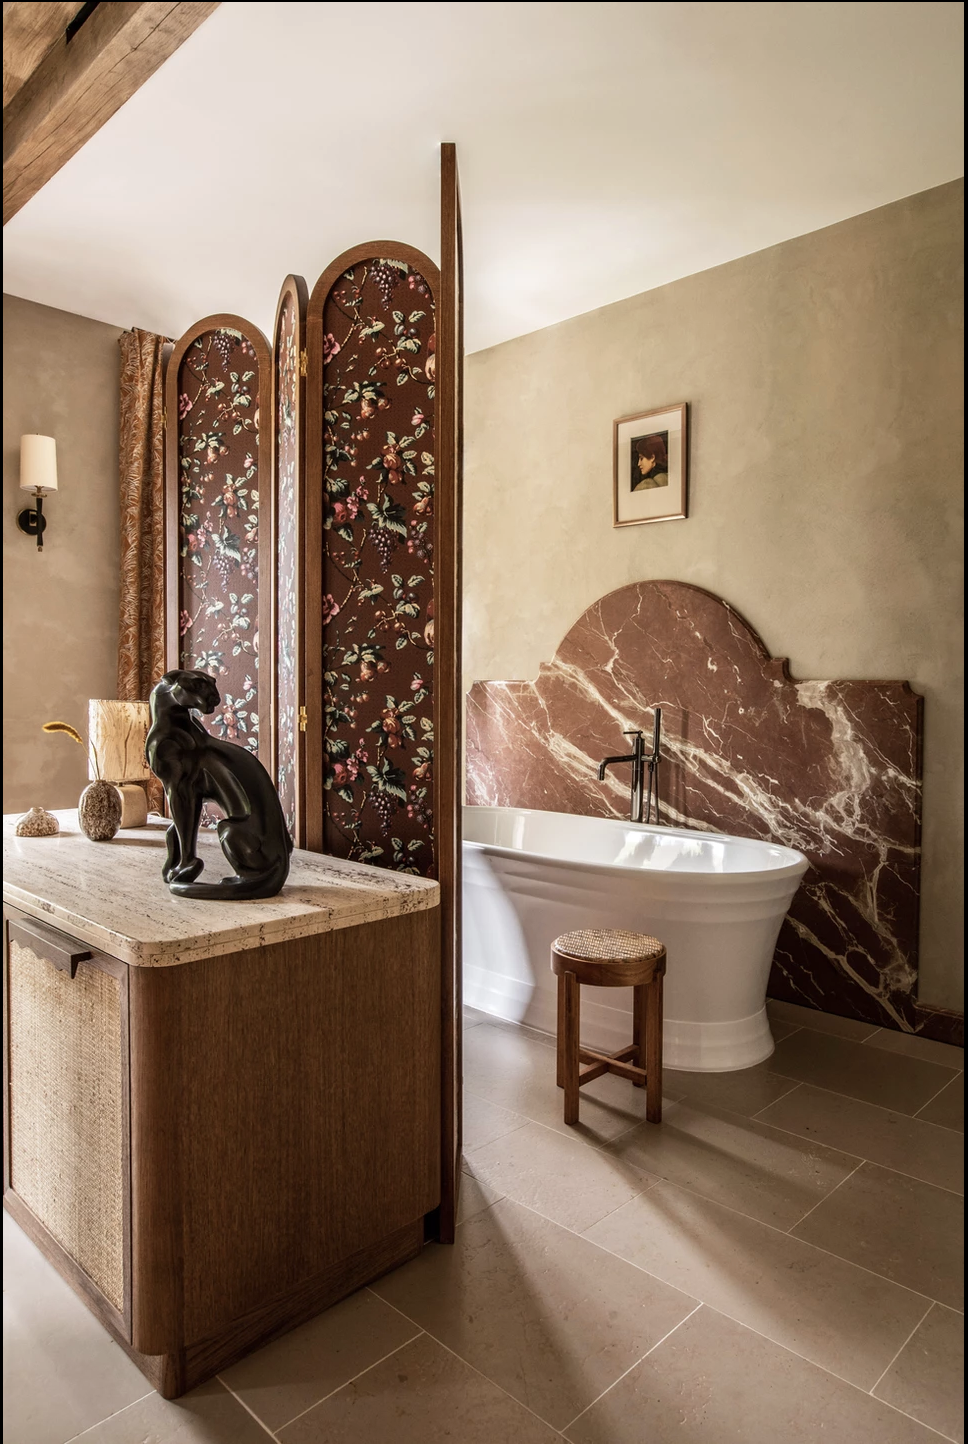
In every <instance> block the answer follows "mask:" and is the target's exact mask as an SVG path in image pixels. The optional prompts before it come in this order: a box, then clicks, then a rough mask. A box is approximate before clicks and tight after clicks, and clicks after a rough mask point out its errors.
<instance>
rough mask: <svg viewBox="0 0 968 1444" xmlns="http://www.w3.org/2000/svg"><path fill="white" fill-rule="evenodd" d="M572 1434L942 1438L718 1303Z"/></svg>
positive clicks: (591, 1441)
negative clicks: (766, 1335)
mask: <svg viewBox="0 0 968 1444" xmlns="http://www.w3.org/2000/svg"><path fill="white" fill-rule="evenodd" d="M564 1434H565V1438H566V1439H568V1440H570V1441H572V1444H819V1441H821V1440H822V1441H823V1444H938V1439H937V1435H936V1434H932V1433H930V1432H929V1430H927V1429H925V1428H924V1427H923V1426H922V1425H921V1424H918V1423H916V1422H915V1421H914V1420H913V1419H908V1418H905V1416H904V1415H903V1414H899V1413H897V1412H896V1410H894V1409H891V1408H890V1407H889V1406H888V1405H887V1404H883V1403H881V1402H880V1400H878V1399H875V1398H873V1397H872V1396H871V1395H870V1394H865V1393H864V1392H863V1391H862V1390H861V1389H856V1388H855V1387H854V1386H853V1385H852V1384H846V1383H844V1382H843V1380H842V1379H837V1378H835V1377H834V1376H833V1375H832V1374H828V1373H827V1372H826V1371H825V1370H823V1369H819V1368H817V1366H816V1364H811V1363H808V1362H807V1360H806V1359H801V1358H799V1357H798V1355H796V1354H791V1353H789V1352H788V1351H787V1350H786V1349H782V1348H780V1346H779V1345H778V1344H774V1343H772V1342H771V1341H770V1340H769V1339H763V1338H760V1336H759V1334H754V1333H753V1332H752V1330H750V1329H746V1328H744V1327H743V1325H742V1324H737V1323H734V1322H733V1321H732V1320H731V1319H726V1318H723V1316H722V1315H721V1314H718V1313H715V1312H714V1311H713V1310H712V1309H709V1308H702V1309H700V1310H699V1312H698V1313H695V1314H693V1316H692V1318H690V1319H687V1320H686V1322H685V1323H684V1324H682V1325H681V1326H680V1327H679V1328H678V1329H676V1331H675V1332H674V1333H673V1334H670V1336H669V1337H668V1338H667V1339H665V1340H664V1341H663V1342H662V1343H661V1344H660V1345H659V1347H658V1348H657V1349H656V1350H655V1351H654V1353H651V1354H650V1355H649V1356H648V1358H646V1359H643V1360H642V1362H641V1363H639V1364H637V1365H636V1367H635V1368H634V1369H632V1370H630V1372H629V1373H628V1374H626V1375H625V1377H624V1379H620V1380H619V1382H618V1383H617V1384H616V1385H615V1387H614V1388H613V1389H610V1390H609V1391H608V1393H607V1394H606V1395H605V1396H604V1397H603V1398H602V1399H599V1400H598V1402H597V1403H595V1404H593V1405H592V1407H591V1408H590V1409H589V1410H588V1412H587V1413H585V1414H583V1415H582V1416H581V1417H580V1418H579V1419H577V1420H576V1421H575V1422H574V1423H573V1424H572V1425H570V1426H569V1427H568V1428H566V1429H565V1430H564Z"/></svg>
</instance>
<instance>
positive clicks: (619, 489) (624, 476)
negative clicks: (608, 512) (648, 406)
mask: <svg viewBox="0 0 968 1444" xmlns="http://www.w3.org/2000/svg"><path fill="white" fill-rule="evenodd" d="M687 436H688V403H687V402H685V401H682V402H680V403H679V404H678V405H676V406H663V407H660V408H659V409H658V410H656V411H640V412H639V413H638V414H637V415H636V416H620V417H619V419H618V420H617V421H616V422H614V423H613V437H614V441H613V455H614V461H613V479H612V525H613V526H642V525H643V524H644V523H646V522H651V521H684V520H685V519H686V516H687V476H688V446H687Z"/></svg>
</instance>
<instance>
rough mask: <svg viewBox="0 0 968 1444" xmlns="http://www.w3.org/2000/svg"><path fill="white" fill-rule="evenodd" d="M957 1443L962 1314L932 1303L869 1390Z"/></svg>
mask: <svg viewBox="0 0 968 1444" xmlns="http://www.w3.org/2000/svg"><path fill="white" fill-rule="evenodd" d="M874 1395H875V1397H876V1398H878V1399H884V1400H885V1401H886V1402H887V1403H888V1404H893V1405H894V1407H895V1408H897V1409H901V1410H903V1412H904V1413H905V1414H910V1415H912V1416H913V1417H914V1418H915V1419H920V1421H921V1423H922V1424H928V1425H930V1427H931V1428H932V1429H937V1430H938V1432H939V1433H940V1434H944V1435H945V1437H946V1438H948V1439H954V1440H956V1441H957V1444H963V1441H964V1437H965V1316H964V1314H956V1313H954V1311H953V1310H952V1309H946V1308H944V1307H943V1305H942V1304H935V1305H934V1307H933V1308H932V1310H931V1312H930V1313H929V1314H928V1317H927V1318H926V1319H925V1320H924V1322H923V1323H922V1325H921V1327H920V1328H919V1329H918V1331H917V1333H916V1334H915V1335H914V1337H913V1339H911V1340H910V1341H909V1342H908V1344H907V1345H906V1346H905V1348H904V1349H903V1350H902V1352H901V1354H900V1356H899V1357H898V1358H897V1359H895V1361H894V1363H893V1364H892V1365H891V1367H890V1369H889V1370H888V1371H887V1373H886V1374H885V1375H884V1378H883V1379H882V1380H881V1382H880V1383H879V1384H878V1386H877V1388H876V1389H875V1390H874Z"/></svg>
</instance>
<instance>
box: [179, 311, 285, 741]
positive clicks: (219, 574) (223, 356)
mask: <svg viewBox="0 0 968 1444" xmlns="http://www.w3.org/2000/svg"><path fill="white" fill-rule="evenodd" d="M189 335H190V333H189ZM263 344H264V343H263ZM260 369H261V366H260V357H259V355H258V353H257V350H256V346H255V345H254V344H253V341H252V340H251V339H250V338H249V337H247V336H246V335H244V334H243V332H242V331H241V330H236V329H233V328H230V327H221V328H219V329H212V330H205V331H202V332H201V334H200V335H197V336H195V338H194V339H193V340H190V341H189V343H188V345H187V346H186V347H185V350H184V352H183V354H182V356H181V359H180V360H179V361H178V374H177V394H178V436H177V439H178V554H179V576H178V650H177V655H178V666H180V667H183V668H186V669H191V670H198V671H201V672H209V673H210V674H211V675H212V676H213V677H214V678H215V681H216V683H217V685H218V690H219V692H220V694H221V702H220V705H219V708H218V710H217V711H216V712H215V713H214V714H213V715H212V716H209V717H206V718H205V726H206V727H207V728H208V730H209V731H210V732H212V733H213V734H214V735H215V736H217V737H223V738H225V739H226V740H227V741H229V742H235V743H238V744H239V745H240V746H242V747H246V748H248V749H249V750H250V751H252V752H256V753H258V752H259V751H260V715H259V714H260V707H259V396H260ZM169 409H170V407H169ZM171 655H172V643H171V640H170V639H169V657H171ZM169 665H172V663H171V662H169ZM263 751H264V749H263Z"/></svg>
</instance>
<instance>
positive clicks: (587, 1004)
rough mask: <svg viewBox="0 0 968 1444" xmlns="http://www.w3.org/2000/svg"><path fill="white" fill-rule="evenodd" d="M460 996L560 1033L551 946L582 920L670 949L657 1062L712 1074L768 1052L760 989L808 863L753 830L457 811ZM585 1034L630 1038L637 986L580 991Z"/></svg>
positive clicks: (624, 1041)
mask: <svg viewBox="0 0 968 1444" xmlns="http://www.w3.org/2000/svg"><path fill="white" fill-rule="evenodd" d="M463 855H464V1001H465V1002H466V1003H468V1004H469V1005H470V1006H471V1007H473V1008H479V1009H481V1010H482V1011H483V1012H485V1013H493V1014H496V1015H497V1016H498V1017H501V1018H507V1019H510V1020H512V1021H514V1022H523V1023H529V1024H530V1025H531V1026H532V1027H535V1028H540V1029H542V1030H543V1031H545V1032H548V1033H554V1031H555V1028H556V1026H557V1013H556V1001H555V1000H556V994H555V983H556V980H555V977H554V975H553V974H552V972H551V968H550V951H551V944H552V942H553V941H554V939H555V938H556V937H557V936H558V934H559V933H564V932H568V931H569V930H570V929H572V928H578V927H586V928H588V927H591V928H595V927H597V928H601V927H615V928H631V929H632V930H633V931H636V932H645V933H651V934H652V935H653V936H654V937H657V938H659V939H660V941H661V942H663V943H664V944H665V946H666V949H667V951H668V963H667V971H666V981H665V1026H664V1030H663V1051H664V1063H665V1065H666V1066H667V1067H670V1068H685V1069H691V1070H696V1071H707V1072H711V1073H719V1072H728V1071H731V1070H733V1069H736V1068H749V1067H752V1065H753V1064H754V1063H760V1062H762V1061H763V1059H764V1058H768V1057H769V1056H770V1054H771V1053H772V1052H773V1037H772V1034H771V1033H770V1027H769V1023H768V1021H767V1016H766V1006H765V1004H766V984H767V979H768V977H769V972H770V963H771V961H772V959H773V949H774V947H775V946H776V939H777V934H778V933H779V931H780V924H781V923H782V922H783V918H784V914H785V913H786V911H787V908H788V907H789V906H790V902H791V900H792V898H793V895H794V893H795V892H796V890H797V887H798V886H799V883H800V879H801V878H802V877H803V875H804V873H805V872H806V870H807V867H808V863H807V859H806V858H805V857H804V856H803V854H802V853H799V852H795V851H793V849H792V848H788V847H779V846H776V845H775V844H773V843H770V842H757V841H755V840H754V839H751V838H744V837H727V836H724V835H722V834H719V833H712V832H691V831H689V830H688V829H686V828H678V827H650V826H647V825H645V824H643V823H633V822H620V821H617V820H613V819H610V818H598V817H574V816H571V815H569V814H566V813H558V812H534V811H529V810H527V809H525V808H520V809H518V808H502V807H465V808H464V848H463ZM581 1007H582V1038H583V1041H585V1042H586V1043H588V1044H589V1045H590V1046H592V1047H598V1048H604V1049H609V1050H615V1049H618V1048H622V1047H625V1046H627V1045H628V1043H629V1042H630V1041H631V1037H632V1020H631V990H630V989H627V988H608V989H605V988H602V989H596V988H583V989H582V1000H581Z"/></svg>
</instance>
